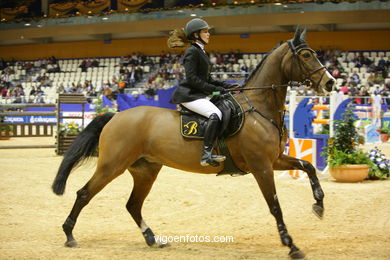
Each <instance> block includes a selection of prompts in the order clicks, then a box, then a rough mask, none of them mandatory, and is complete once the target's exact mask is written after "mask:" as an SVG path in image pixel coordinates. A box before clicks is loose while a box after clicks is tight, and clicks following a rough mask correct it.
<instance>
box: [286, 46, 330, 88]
mask: <svg viewBox="0 0 390 260" xmlns="http://www.w3.org/2000/svg"><path fill="white" fill-rule="evenodd" d="M287 42H288V46H289V47H290V50H291V52H292V53H293V58H294V59H296V60H297V63H298V66H299V70H300V71H301V73H302V78H303V82H311V83H312V82H313V80H312V78H311V77H312V76H313V75H314V74H316V73H318V72H320V71H322V73H321V77H320V79H319V80H318V81H317V82H316V84H315V85H316V86H317V87H318V86H319V84H320V82H321V80H322V78H323V77H324V75H325V73H326V68H325V66H324V65H322V64H321V62H320V61H318V59H317V61H318V62H319V63H320V64H321V66H320V67H319V68H316V69H314V70H312V71H309V70H308V69H306V66H305V63H303V62H302V61H301V59H300V58H299V53H300V52H301V51H303V50H308V51H310V52H311V53H315V51H314V50H313V49H311V48H310V47H309V46H308V45H307V44H306V43H301V44H299V45H298V46H294V43H293V42H292V40H289V41H287ZM292 73H293V69H292V67H291V76H292ZM290 78H291V77H290Z"/></svg>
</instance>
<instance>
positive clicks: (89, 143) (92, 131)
mask: <svg viewBox="0 0 390 260" xmlns="http://www.w3.org/2000/svg"><path fill="white" fill-rule="evenodd" d="M113 116H114V113H106V114H103V115H101V116H98V117H96V118H95V119H94V120H92V122H91V123H89V124H88V125H87V127H86V128H85V129H84V130H83V131H82V132H81V133H80V134H79V135H78V136H77V138H76V139H75V140H74V141H73V143H72V144H71V146H70V147H69V149H68V150H67V151H66V153H65V155H64V159H63V160H62V162H61V165H60V168H59V169H58V172H57V176H56V178H55V179H54V182H53V185H52V189H53V192H54V193H55V194H57V195H62V194H64V191H65V186H66V181H67V179H68V177H69V174H70V172H71V171H72V169H73V168H74V167H75V166H77V165H78V164H80V163H82V162H83V161H84V160H86V159H88V158H89V157H91V156H92V155H93V154H94V153H95V151H96V147H97V145H98V143H99V137H100V133H101V132H102V130H103V127H104V126H105V125H106V124H107V123H108V121H110V120H111V118H112V117H113Z"/></svg>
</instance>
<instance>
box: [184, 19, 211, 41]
mask: <svg viewBox="0 0 390 260" xmlns="http://www.w3.org/2000/svg"><path fill="white" fill-rule="evenodd" d="M202 29H210V26H209V25H208V24H207V22H206V21H205V20H203V19H200V18H194V19H192V20H191V21H189V22H188V23H187V24H186V27H185V29H184V30H185V33H186V35H187V38H190V37H191V35H192V34H193V33H194V32H197V31H200V30H202Z"/></svg>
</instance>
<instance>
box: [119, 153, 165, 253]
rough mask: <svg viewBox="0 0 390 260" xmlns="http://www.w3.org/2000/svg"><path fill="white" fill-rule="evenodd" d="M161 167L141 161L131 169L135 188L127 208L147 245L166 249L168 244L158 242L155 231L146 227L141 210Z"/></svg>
mask: <svg viewBox="0 0 390 260" xmlns="http://www.w3.org/2000/svg"><path fill="white" fill-rule="evenodd" d="M161 167H162V165H161V164H157V163H151V162H148V161H146V160H145V159H140V160H138V161H137V162H136V163H134V164H133V165H132V166H131V167H130V168H129V171H130V173H131V174H132V175H133V179H134V187H133V191H132V192H131V195H130V198H129V200H128V202H127V204H126V208H127V210H128V211H129V213H130V215H131V216H132V217H133V219H134V221H135V223H136V224H137V225H138V227H139V228H140V229H141V232H142V235H143V236H144V238H145V241H146V244H147V245H148V246H153V247H164V246H165V245H167V244H162V243H160V242H159V241H156V239H155V237H154V233H153V231H152V230H151V229H150V227H148V226H147V225H146V223H145V221H144V220H143V218H142V214H141V210H142V205H143V203H144V200H145V198H146V196H148V194H149V191H150V189H151V188H152V186H153V183H154V181H155V180H156V177H157V174H158V173H159V171H160V169H161Z"/></svg>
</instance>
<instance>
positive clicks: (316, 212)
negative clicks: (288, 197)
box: [312, 204, 324, 219]
mask: <svg viewBox="0 0 390 260" xmlns="http://www.w3.org/2000/svg"><path fill="white" fill-rule="evenodd" d="M312 209H313V213H314V215H316V216H317V217H318V218H320V219H322V217H323V216H324V208H323V207H321V206H318V205H317V204H313V208H312Z"/></svg>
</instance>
